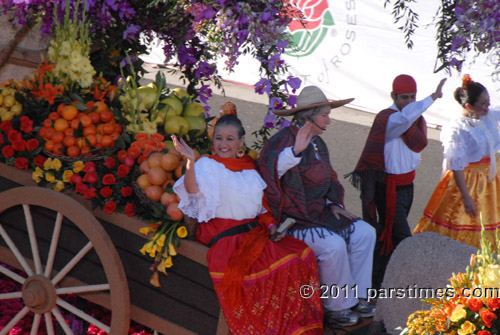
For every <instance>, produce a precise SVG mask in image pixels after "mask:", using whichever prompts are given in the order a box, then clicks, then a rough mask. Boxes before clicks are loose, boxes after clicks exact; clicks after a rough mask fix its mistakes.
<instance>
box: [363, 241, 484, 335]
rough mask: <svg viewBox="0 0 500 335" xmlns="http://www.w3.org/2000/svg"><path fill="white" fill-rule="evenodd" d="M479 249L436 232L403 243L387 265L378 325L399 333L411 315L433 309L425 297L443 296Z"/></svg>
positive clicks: (378, 307)
mask: <svg viewBox="0 0 500 335" xmlns="http://www.w3.org/2000/svg"><path fill="white" fill-rule="evenodd" d="M476 252H477V249H476V248H474V247H471V246H468V245H465V244H463V243H461V242H458V241H455V240H452V239H450V238H448V237H445V236H443V235H440V234H436V233H428V232H426V233H421V234H417V235H414V236H412V237H410V238H407V239H405V240H404V241H402V242H401V243H400V244H399V245H398V247H397V248H396V250H394V253H393V255H392V256H391V259H390V261H389V264H388V265H387V269H386V272H385V277H384V281H383V283H382V288H381V289H380V290H378V291H372V292H371V293H372V294H373V295H374V294H375V292H376V293H377V311H376V314H375V316H374V318H373V321H374V323H379V322H383V324H384V325H385V329H386V331H387V333H388V334H399V333H400V331H398V330H395V329H396V328H398V327H401V328H405V327H406V321H407V319H408V316H409V315H410V314H411V313H413V312H415V311H416V310H419V309H429V308H430V305H428V304H425V303H423V302H422V301H421V299H423V298H431V297H432V296H434V297H438V295H439V294H441V296H443V295H444V294H445V293H446V291H445V290H446V287H447V284H448V279H449V278H450V277H451V276H452V274H453V273H458V272H465V271H466V268H467V265H469V261H470V256H471V255H472V254H475V253H476Z"/></svg>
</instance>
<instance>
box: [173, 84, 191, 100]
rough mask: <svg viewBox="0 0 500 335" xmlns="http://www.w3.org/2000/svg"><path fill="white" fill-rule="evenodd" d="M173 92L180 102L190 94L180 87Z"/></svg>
mask: <svg viewBox="0 0 500 335" xmlns="http://www.w3.org/2000/svg"><path fill="white" fill-rule="evenodd" d="M172 91H173V92H174V94H175V95H176V96H177V97H178V98H179V99H180V100H182V99H183V98H184V97H185V96H187V95H188V93H187V92H186V91H185V90H183V89H182V88H180V87H176V88H174V89H172Z"/></svg>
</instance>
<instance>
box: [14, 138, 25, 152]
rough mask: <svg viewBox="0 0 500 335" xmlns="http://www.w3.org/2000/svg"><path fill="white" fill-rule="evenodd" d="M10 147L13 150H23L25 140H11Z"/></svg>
mask: <svg viewBox="0 0 500 335" xmlns="http://www.w3.org/2000/svg"><path fill="white" fill-rule="evenodd" d="M12 149H14V150H15V151H24V150H25V149H26V141H25V140H17V141H14V142H12Z"/></svg>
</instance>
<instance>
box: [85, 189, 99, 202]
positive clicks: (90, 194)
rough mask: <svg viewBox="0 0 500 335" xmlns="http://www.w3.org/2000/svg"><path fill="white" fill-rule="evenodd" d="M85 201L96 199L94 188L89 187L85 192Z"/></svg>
mask: <svg viewBox="0 0 500 335" xmlns="http://www.w3.org/2000/svg"><path fill="white" fill-rule="evenodd" d="M83 196H84V197H85V199H92V198H95V197H97V190H96V189H95V187H91V188H89V189H88V190H86V191H85V194H84V195H83Z"/></svg>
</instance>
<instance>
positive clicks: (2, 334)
mask: <svg viewBox="0 0 500 335" xmlns="http://www.w3.org/2000/svg"><path fill="white" fill-rule="evenodd" d="M28 312H29V309H28V307H26V306H24V307H23V309H21V310H20V311H19V312H18V313H17V314H16V316H15V317H13V318H12V320H10V322H9V323H7V324H6V325H5V327H4V328H3V329H2V330H0V335H5V334H8V332H9V330H11V329H12V328H14V326H15V325H16V324H17V323H18V322H19V320H21V319H22V318H23V317H24V316H25V315H26V314H28Z"/></svg>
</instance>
